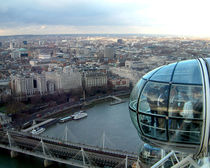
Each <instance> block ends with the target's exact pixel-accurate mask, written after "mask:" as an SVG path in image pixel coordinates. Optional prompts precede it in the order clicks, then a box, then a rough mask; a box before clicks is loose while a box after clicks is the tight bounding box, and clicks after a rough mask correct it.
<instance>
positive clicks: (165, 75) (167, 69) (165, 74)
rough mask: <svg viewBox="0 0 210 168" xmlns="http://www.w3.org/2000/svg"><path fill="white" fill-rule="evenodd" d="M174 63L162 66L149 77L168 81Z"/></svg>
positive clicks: (154, 79)
mask: <svg viewBox="0 0 210 168" xmlns="http://www.w3.org/2000/svg"><path fill="white" fill-rule="evenodd" d="M175 65H176V63H174V64H169V65H166V66H164V67H163V68H161V69H160V70H159V71H157V72H156V73H155V74H154V75H153V76H152V77H151V78H150V80H153V81H158V82H170V81H171V76H172V73H173V70H174V67H175Z"/></svg>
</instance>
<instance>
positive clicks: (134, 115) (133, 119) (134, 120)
mask: <svg viewBox="0 0 210 168" xmlns="http://www.w3.org/2000/svg"><path fill="white" fill-rule="evenodd" d="M130 117H131V120H132V122H133V124H134V126H135V128H136V129H137V131H138V132H139V131H140V130H139V126H138V121H137V114H136V112H133V111H131V110H130Z"/></svg>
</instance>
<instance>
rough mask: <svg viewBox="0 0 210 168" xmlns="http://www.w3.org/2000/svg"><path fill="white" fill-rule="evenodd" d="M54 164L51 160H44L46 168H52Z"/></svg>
mask: <svg viewBox="0 0 210 168" xmlns="http://www.w3.org/2000/svg"><path fill="white" fill-rule="evenodd" d="M52 164H53V162H52V161H50V160H46V159H45V160H44V167H49V166H51V165H52Z"/></svg>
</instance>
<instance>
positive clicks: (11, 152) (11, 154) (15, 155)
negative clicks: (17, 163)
mask: <svg viewBox="0 0 210 168" xmlns="http://www.w3.org/2000/svg"><path fill="white" fill-rule="evenodd" d="M17 155H18V153H17V152H15V151H10V157H11V158H15V157H17Z"/></svg>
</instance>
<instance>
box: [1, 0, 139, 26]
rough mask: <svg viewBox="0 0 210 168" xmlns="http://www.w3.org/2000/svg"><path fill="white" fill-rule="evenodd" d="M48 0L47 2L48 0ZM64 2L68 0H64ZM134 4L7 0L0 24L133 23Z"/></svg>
mask: <svg viewBox="0 0 210 168" xmlns="http://www.w3.org/2000/svg"><path fill="white" fill-rule="evenodd" d="M49 2H50V1H49ZM66 2H67V1H66ZM138 8H139V7H136V6H135V4H129V6H124V5H120V4H118V5H111V4H107V3H106V1H96V0H94V1H88V0H87V1H84V0H79V1H77V0H75V1H69V2H68V3H66V6H61V7H56V6H52V5H49V7H48V6H47V4H45V5H40V3H37V1H35V0H28V1H26V0H19V1H18V0H13V1H11V0H7V2H5V3H4V2H2V7H1V8H0V26H1V27H7V26H17V25H18V26H20V25H23V26H24V25H31V24H34V25H42V24H45V25H69V26H97V25H100V26H107V25H112V26H114V25H128V24H139V22H137V23H135V18H134V17H133V16H132V13H133V12H134V11H135V10H136V9H138Z"/></svg>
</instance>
